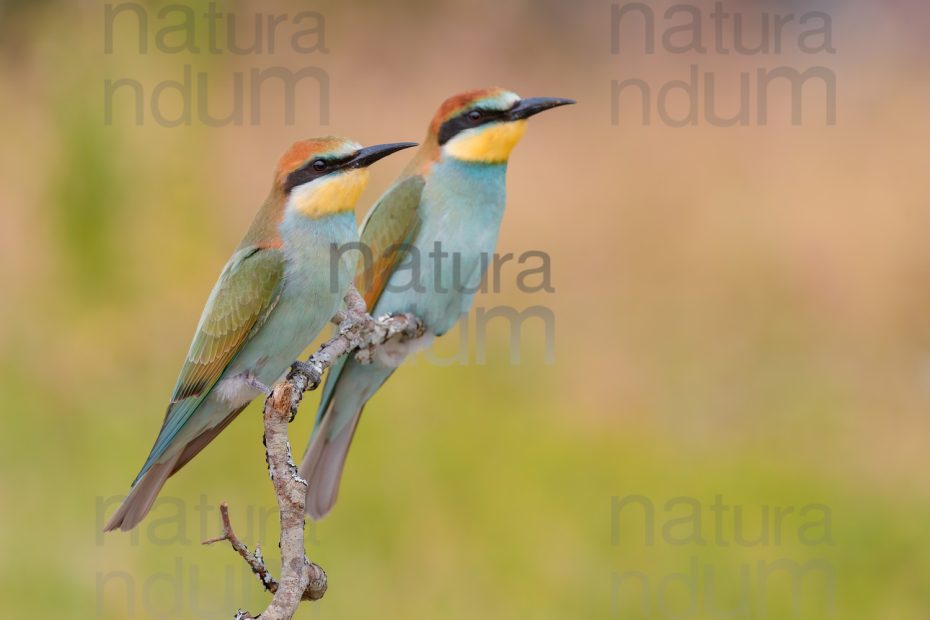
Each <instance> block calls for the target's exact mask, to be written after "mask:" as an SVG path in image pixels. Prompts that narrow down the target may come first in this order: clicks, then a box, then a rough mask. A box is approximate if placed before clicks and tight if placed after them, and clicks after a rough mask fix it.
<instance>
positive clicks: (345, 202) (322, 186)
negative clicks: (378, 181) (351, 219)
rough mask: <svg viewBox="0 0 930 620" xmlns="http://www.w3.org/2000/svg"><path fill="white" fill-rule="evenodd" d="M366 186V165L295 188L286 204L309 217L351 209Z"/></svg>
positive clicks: (318, 216)
mask: <svg viewBox="0 0 930 620" xmlns="http://www.w3.org/2000/svg"><path fill="white" fill-rule="evenodd" d="M367 185H368V169H367V168H357V169H355V170H347V171H345V172H340V173H338V174H333V175H327V176H325V177H323V178H320V179H317V180H315V181H313V182H311V183H307V184H306V185H305V186H301V187H299V188H296V189H295V190H294V191H293V192H291V198H290V203H291V206H292V208H293V209H295V210H296V211H297V212H298V213H300V214H301V215H303V216H306V217H312V218H320V217H323V216H326V215H333V214H335V213H342V212H344V211H353V210H354V209H355V204H356V203H357V202H358V198H359V196H361V195H362V192H363V191H365V187H366V186H367Z"/></svg>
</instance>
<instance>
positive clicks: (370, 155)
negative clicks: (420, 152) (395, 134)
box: [352, 142, 417, 168]
mask: <svg viewBox="0 0 930 620" xmlns="http://www.w3.org/2000/svg"><path fill="white" fill-rule="evenodd" d="M414 146H417V143H416V142H391V143H389V144H375V145H374V146H366V147H365V148H363V149H360V150H359V151H358V153H357V154H356V155H355V161H353V162H352V163H353V164H354V166H355V167H357V168H361V167H364V166H370V165H371V164H373V163H375V162H376V161H378V160H379V159H383V158H385V157H387V156H388V155H390V154H391V153H396V152H397V151H402V150H404V149H409V148H411V147H414Z"/></svg>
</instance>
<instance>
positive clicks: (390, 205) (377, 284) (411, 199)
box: [355, 175, 426, 311]
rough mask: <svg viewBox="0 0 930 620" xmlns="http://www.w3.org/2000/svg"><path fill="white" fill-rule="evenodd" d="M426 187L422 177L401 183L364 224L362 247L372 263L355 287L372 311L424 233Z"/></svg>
mask: <svg viewBox="0 0 930 620" xmlns="http://www.w3.org/2000/svg"><path fill="white" fill-rule="evenodd" d="M425 184H426V183H425V181H424V180H423V177H421V176H419V175H417V176H412V177H408V178H406V179H404V180H403V181H401V182H400V183H397V184H396V185H394V187H392V188H391V189H389V190H388V191H387V192H386V193H385V194H384V196H382V197H381V199H380V200H379V201H378V202H377V203H375V206H374V207H372V208H371V211H370V212H369V214H368V216H367V217H366V218H365V222H364V223H363V224H362V233H361V242H362V246H363V247H367V248H368V249H369V250H370V251H371V257H372V260H371V261H365V264H363V265H362V270H361V271H360V272H359V274H358V276H357V277H356V279H355V280H356V281H355V286H356V288H357V289H358V290H359V292H360V293H361V294H362V297H364V298H365V303H366V304H367V305H368V309H369V311H371V310H372V309H373V308H374V307H375V304H376V303H377V302H378V299H379V298H380V297H381V293H382V292H383V291H384V287H385V286H387V283H388V280H390V279H391V275H392V274H393V273H394V269H395V268H396V267H397V265H398V264H399V263H400V262H401V261H402V260H403V259H404V257H405V256H406V255H407V252H408V249H409V247H410V246H411V244H412V243H413V240H414V239H415V238H416V235H417V232H419V230H420V224H421V223H422V219H421V217H420V212H419V206H420V196H421V195H422V193H423V186H424V185H425Z"/></svg>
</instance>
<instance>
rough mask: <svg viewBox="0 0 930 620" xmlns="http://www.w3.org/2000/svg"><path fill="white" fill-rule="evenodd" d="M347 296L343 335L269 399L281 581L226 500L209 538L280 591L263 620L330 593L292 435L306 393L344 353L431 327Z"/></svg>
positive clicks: (365, 350) (267, 439) (241, 617)
mask: <svg viewBox="0 0 930 620" xmlns="http://www.w3.org/2000/svg"><path fill="white" fill-rule="evenodd" d="M345 301H346V309H345V310H342V311H340V312H339V313H338V314H337V315H336V316H335V317H333V320H334V321H338V322H339V332H338V334H337V335H336V336H334V337H333V338H331V339H330V340H328V341H327V342H326V343H324V344H323V345H322V346H321V347H320V348H319V349H318V350H317V351H316V352H315V353H314V354H313V355H311V356H310V358H309V359H308V360H307V361H306V362H295V363H294V365H293V366H292V368H291V372H290V373H289V374H288V376H287V379H286V380H285V381H281V382H279V383H276V384H275V385H274V388H273V389H272V391H271V394H269V395H268V397H267V398H266V399H265V410H264V426H265V435H264V443H265V459H266V461H267V463H268V473H269V474H270V475H271V482H272V484H273V485H274V490H275V495H276V496H277V498H278V510H279V512H280V516H281V540H280V544H279V546H280V548H281V580H280V581H275V579H274V577H272V576H271V574H270V573H269V572H268V569H267V568H266V567H265V562H264V558H262V555H261V549H260V548H258V547H256V549H255V553H250V552H249V550H248V547H246V546H245V544H243V543H242V541H240V540H239V538H238V537H237V536H236V533H235V532H234V531H233V529H232V525H231V524H230V521H229V509H228V507H227V505H226V504H225V503H224V504H222V505H221V506H220V516H221V518H222V521H223V534H222V535H221V536H219V537H217V538H214V539H211V540H206V541H204V544H210V543H214V542H220V541H223V540H228V541H229V544H230V545H231V546H232V548H233V549H234V550H235V551H236V552H237V553H238V554H239V555H240V556H242V558H243V559H244V560H245V561H246V562H247V563H248V564H249V567H250V568H251V569H252V572H253V573H255V575H256V576H257V577H258V578H259V580H260V581H261V582H262V585H263V586H265V589H267V590H268V591H269V592H271V593H273V594H274V597H273V598H272V599H271V603H270V604H269V605H268V607H267V608H266V609H265V611H263V612H262V613H261V614H260V617H261V620H290V619H291V618H293V616H294V613H295V612H296V611H297V606H298V605H299V604H300V602H301V601H315V600H319V599H320V598H322V597H323V594H325V593H326V585H327V584H326V573H325V572H324V571H323V569H322V568H320V567H319V566H317V565H316V564H314V563H313V562H311V561H310V560H309V559H308V558H307V556H306V555H305V551H304V504H305V501H306V496H307V481H306V480H304V479H302V478H301V477H300V476H299V475H298V473H297V467H296V465H294V460H293V458H292V457H291V445H290V443H289V442H288V438H287V429H288V423H289V422H290V421H292V420H293V419H294V416H295V415H297V407H298V405H300V400H301V398H302V397H303V394H304V392H306V391H307V390H314V389H316V388H317V387H319V385H320V381H321V379H322V375H323V372H324V371H325V370H326V369H327V368H329V367H330V366H331V365H332V364H334V363H335V362H336V360H338V359H339V358H340V357H342V356H343V355H348V354H350V353H352V352H355V355H356V357H357V359H358V360H359V361H361V362H362V363H369V362H370V361H371V357H372V355H373V352H374V350H375V348H376V347H378V346H379V345H382V344H384V343H385V342H386V341H388V340H391V339H396V340H398V341H404V340H409V339H411V338H417V337H419V336H422V335H423V334H424V332H425V327H424V324H423V322H422V321H421V320H420V319H418V318H417V317H415V316H413V315H411V314H400V315H388V316H384V317H381V318H378V319H374V318H372V317H371V316H370V315H368V313H367V310H366V307H365V300H364V299H363V298H362V296H361V295H360V294H359V292H358V291H357V290H355V288H354V287H352V288H350V290H349V292H348V293H347V294H346V297H345ZM235 617H236V620H249V619H251V618H253V616H251V615H250V614H249V612H247V611H243V610H241V609H240V610H239V611H238V612H237V613H236V616H235Z"/></svg>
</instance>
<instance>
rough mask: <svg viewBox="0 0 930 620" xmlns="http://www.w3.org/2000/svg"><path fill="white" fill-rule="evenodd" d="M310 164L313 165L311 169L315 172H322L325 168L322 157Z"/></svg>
mask: <svg viewBox="0 0 930 620" xmlns="http://www.w3.org/2000/svg"><path fill="white" fill-rule="evenodd" d="M310 165H311V166H313V169H314V170H316V171H317V172H322V171H324V170H326V162H325V161H323V160H322V159H317V160H315V161H314V162H313V163H312V164H310Z"/></svg>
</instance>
